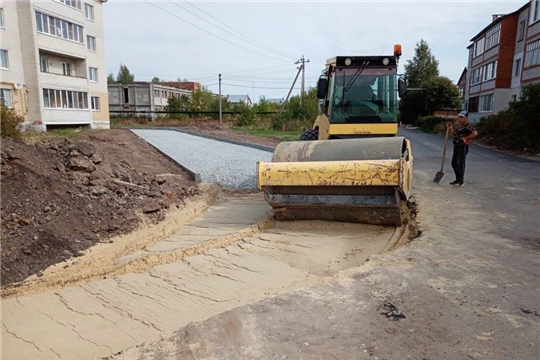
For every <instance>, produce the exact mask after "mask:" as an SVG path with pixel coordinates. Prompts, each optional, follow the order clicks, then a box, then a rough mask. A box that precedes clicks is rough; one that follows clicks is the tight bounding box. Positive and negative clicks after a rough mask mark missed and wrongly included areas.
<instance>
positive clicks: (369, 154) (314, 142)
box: [257, 45, 413, 226]
mask: <svg viewBox="0 0 540 360" xmlns="http://www.w3.org/2000/svg"><path fill="white" fill-rule="evenodd" d="M400 56H401V46H400V45H395V46H394V55H393V56H337V57H334V58H332V59H329V60H328V61H327V63H326V69H325V71H324V72H323V74H322V75H321V77H320V78H319V81H318V83H317V97H318V98H319V99H320V102H319V103H320V111H319V115H318V116H317V118H316V119H315V122H314V124H313V127H312V129H309V130H306V131H305V132H304V133H303V134H302V135H301V136H300V141H290V142H282V143H280V144H279V145H278V146H277V147H276V149H275V151H274V154H273V157H272V162H268V163H267V162H258V163H257V185H258V187H259V189H261V190H262V191H264V196H265V199H266V201H267V202H268V204H269V205H270V206H272V208H273V211H274V215H275V218H276V219H277V220H327V221H346V222H359V223H367V224H376V225H392V226H399V225H401V224H402V223H403V220H404V209H405V204H406V202H407V200H408V199H409V196H410V191H411V186H412V164H413V156H412V152H411V143H410V141H409V140H407V139H405V138H403V137H399V136H396V135H397V132H398V122H397V102H398V94H399V97H403V96H405V93H406V83H405V80H404V79H403V78H402V77H398V75H397V66H398V61H399V57H400Z"/></svg>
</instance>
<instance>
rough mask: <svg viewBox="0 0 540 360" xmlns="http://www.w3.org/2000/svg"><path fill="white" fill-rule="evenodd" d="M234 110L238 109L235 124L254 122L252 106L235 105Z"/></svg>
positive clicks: (249, 124)
mask: <svg viewBox="0 0 540 360" xmlns="http://www.w3.org/2000/svg"><path fill="white" fill-rule="evenodd" d="M235 110H237V111H239V116H238V120H237V122H236V125H238V126H251V125H253V124H255V110H254V109H253V108H252V107H250V106H246V105H236V106H235Z"/></svg>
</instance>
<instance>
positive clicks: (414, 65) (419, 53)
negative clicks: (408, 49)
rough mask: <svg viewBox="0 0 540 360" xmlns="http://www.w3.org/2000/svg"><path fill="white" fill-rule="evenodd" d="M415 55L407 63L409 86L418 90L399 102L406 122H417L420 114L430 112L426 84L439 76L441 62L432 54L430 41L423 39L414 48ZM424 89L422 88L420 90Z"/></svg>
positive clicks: (403, 120)
mask: <svg viewBox="0 0 540 360" xmlns="http://www.w3.org/2000/svg"><path fill="white" fill-rule="evenodd" d="M414 53H415V55H414V57H413V59H412V60H408V61H407V63H406V64H405V75H406V77H407V87H409V88H417V90H413V91H409V92H407V95H406V96H405V97H404V98H403V99H401V101H400V103H399V111H400V113H401V121H402V122H403V123H405V124H409V123H413V122H415V121H416V120H417V119H418V118H419V117H420V116H422V115H426V114H428V113H429V112H428V106H427V104H428V98H427V96H428V95H427V89H426V88H425V86H426V84H427V83H428V81H429V80H430V79H433V78H436V77H438V76H439V62H438V61H437V60H436V59H435V56H433V55H432V54H431V50H430V49H429V45H428V43H427V42H426V41H425V40H424V39H421V40H420V42H419V43H417V44H416V48H415V49H414ZM420 89H422V90H420Z"/></svg>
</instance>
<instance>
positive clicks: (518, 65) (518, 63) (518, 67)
mask: <svg viewBox="0 0 540 360" xmlns="http://www.w3.org/2000/svg"><path fill="white" fill-rule="evenodd" d="M520 73H521V59H516V61H515V62H514V77H518V76H519V74H520Z"/></svg>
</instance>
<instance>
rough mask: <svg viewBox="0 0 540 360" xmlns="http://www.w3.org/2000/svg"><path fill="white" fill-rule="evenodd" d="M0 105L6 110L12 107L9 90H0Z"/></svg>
mask: <svg viewBox="0 0 540 360" xmlns="http://www.w3.org/2000/svg"><path fill="white" fill-rule="evenodd" d="M0 105H4V106H6V107H8V108H10V107H13V101H12V100H11V89H0Z"/></svg>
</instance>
